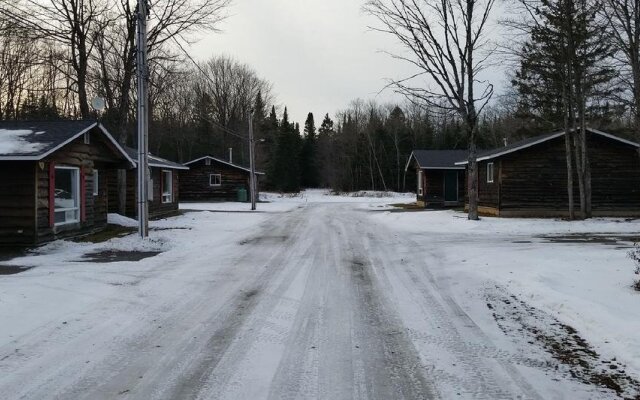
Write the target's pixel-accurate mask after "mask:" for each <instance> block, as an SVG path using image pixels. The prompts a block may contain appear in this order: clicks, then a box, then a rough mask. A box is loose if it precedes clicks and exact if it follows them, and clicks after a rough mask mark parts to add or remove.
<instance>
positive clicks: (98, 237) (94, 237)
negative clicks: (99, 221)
mask: <svg viewBox="0 0 640 400" xmlns="http://www.w3.org/2000/svg"><path fill="white" fill-rule="evenodd" d="M136 231H137V229H136V228H130V227H126V226H120V225H111V224H110V225H107V227H106V228H105V229H104V230H102V231H99V232H95V233H91V234H89V235H85V236H82V237H79V238H76V239H75V241H76V242H80V243H103V242H106V241H108V240H110V239H113V238H117V237H123V236H127V235H130V234H132V233H134V232H136Z"/></svg>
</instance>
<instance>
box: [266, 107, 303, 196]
mask: <svg viewBox="0 0 640 400" xmlns="http://www.w3.org/2000/svg"><path fill="white" fill-rule="evenodd" d="M298 130H299V125H297V124H292V123H290V122H289V113H288V111H287V108H286V107H285V109H284V114H283V115H282V120H281V122H280V129H279V131H278V137H277V145H276V149H275V156H274V158H273V163H274V167H273V172H272V173H273V176H272V182H273V183H274V188H275V189H278V190H280V191H282V192H288V193H291V192H297V191H299V190H300V161H299V160H300V157H299V156H300V134H299V131H298Z"/></svg>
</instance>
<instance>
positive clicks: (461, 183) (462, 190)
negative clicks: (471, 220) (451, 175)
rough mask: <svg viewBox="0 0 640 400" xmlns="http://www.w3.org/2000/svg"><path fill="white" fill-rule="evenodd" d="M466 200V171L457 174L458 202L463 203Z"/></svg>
mask: <svg viewBox="0 0 640 400" xmlns="http://www.w3.org/2000/svg"><path fill="white" fill-rule="evenodd" d="M466 198H467V174H466V170H460V171H459V172H458V200H459V201H460V202H461V203H463V202H464V201H465V199H466Z"/></svg>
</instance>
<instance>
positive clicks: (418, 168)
mask: <svg viewBox="0 0 640 400" xmlns="http://www.w3.org/2000/svg"><path fill="white" fill-rule="evenodd" d="M466 156H467V151H466V150H414V151H413V152H412V153H411V155H410V156H409V160H408V161H407V165H406V167H405V171H408V170H409V169H413V170H415V172H416V176H417V184H416V188H417V189H416V199H417V202H418V204H419V205H420V206H424V207H450V206H460V205H462V204H464V198H465V187H466V186H465V181H464V179H465V167H464V166H463V165H456V162H458V161H460V160H464V159H465V157H466Z"/></svg>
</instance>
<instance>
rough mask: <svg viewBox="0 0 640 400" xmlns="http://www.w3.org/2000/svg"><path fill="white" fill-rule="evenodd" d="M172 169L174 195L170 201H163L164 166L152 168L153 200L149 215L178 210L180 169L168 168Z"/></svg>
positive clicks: (150, 204) (150, 203)
mask: <svg viewBox="0 0 640 400" xmlns="http://www.w3.org/2000/svg"><path fill="white" fill-rule="evenodd" d="M166 170H167V171H171V173H172V180H171V182H172V183H173V197H172V199H171V202H170V203H163V202H162V171H163V169H162V168H155V167H153V168H151V178H152V179H153V200H152V201H150V202H149V215H150V216H154V217H155V216H160V215H164V214H170V213H173V212H175V211H177V210H178V203H179V199H180V197H179V192H180V171H178V170H171V169H166Z"/></svg>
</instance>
